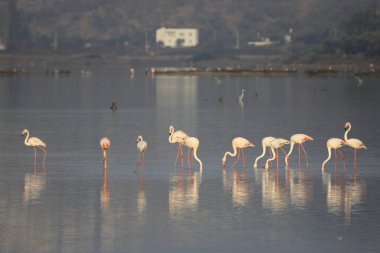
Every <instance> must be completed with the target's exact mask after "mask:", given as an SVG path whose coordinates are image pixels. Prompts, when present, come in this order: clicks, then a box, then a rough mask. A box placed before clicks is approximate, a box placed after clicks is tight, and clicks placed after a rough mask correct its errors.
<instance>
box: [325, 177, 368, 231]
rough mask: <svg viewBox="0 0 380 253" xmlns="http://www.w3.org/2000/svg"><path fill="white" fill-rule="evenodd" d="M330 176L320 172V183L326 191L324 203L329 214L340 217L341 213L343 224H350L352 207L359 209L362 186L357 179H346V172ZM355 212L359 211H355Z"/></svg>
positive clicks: (362, 192)
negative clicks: (325, 202)
mask: <svg viewBox="0 0 380 253" xmlns="http://www.w3.org/2000/svg"><path fill="white" fill-rule="evenodd" d="M342 174H343V175H338V173H337V172H335V173H334V176H332V175H331V174H330V173H328V172H322V183H323V186H324V188H325V189H326V191H327V194H326V201H327V210H328V212H329V213H332V214H334V215H337V216H340V215H341V214H342V213H343V216H344V223H345V224H346V225H350V224H351V215H352V213H353V208H354V207H359V204H360V203H361V201H362V196H363V194H364V184H363V183H362V182H361V181H360V180H358V179H357V177H356V174H355V175H354V176H353V178H346V172H343V173H342ZM354 210H356V211H357V212H359V211H360V210H358V209H355V208H354Z"/></svg>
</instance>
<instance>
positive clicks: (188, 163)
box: [187, 148, 190, 169]
mask: <svg viewBox="0 0 380 253" xmlns="http://www.w3.org/2000/svg"><path fill="white" fill-rule="evenodd" d="M187 166H188V167H189V169H190V148H189V149H188V150H187Z"/></svg>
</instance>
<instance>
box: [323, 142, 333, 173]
mask: <svg viewBox="0 0 380 253" xmlns="http://www.w3.org/2000/svg"><path fill="white" fill-rule="evenodd" d="M327 152H328V156H327V158H326V160H325V161H324V162H323V163H322V170H325V164H326V163H327V162H328V161H329V160H330V158H331V148H330V147H329V146H327Z"/></svg>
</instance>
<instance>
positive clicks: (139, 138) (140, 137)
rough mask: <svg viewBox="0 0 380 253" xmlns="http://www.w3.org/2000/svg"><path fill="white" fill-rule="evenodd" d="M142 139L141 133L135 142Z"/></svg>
mask: <svg viewBox="0 0 380 253" xmlns="http://www.w3.org/2000/svg"><path fill="white" fill-rule="evenodd" d="M142 140H143V137H142V136H141V135H139V136H137V143H139V142H140V141H142Z"/></svg>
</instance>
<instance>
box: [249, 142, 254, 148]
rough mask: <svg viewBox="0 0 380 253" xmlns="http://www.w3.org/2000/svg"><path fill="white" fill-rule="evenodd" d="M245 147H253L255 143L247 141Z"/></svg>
mask: <svg viewBox="0 0 380 253" xmlns="http://www.w3.org/2000/svg"><path fill="white" fill-rule="evenodd" d="M247 147H252V148H254V147H255V145H253V143H252V142H248V144H247Z"/></svg>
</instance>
